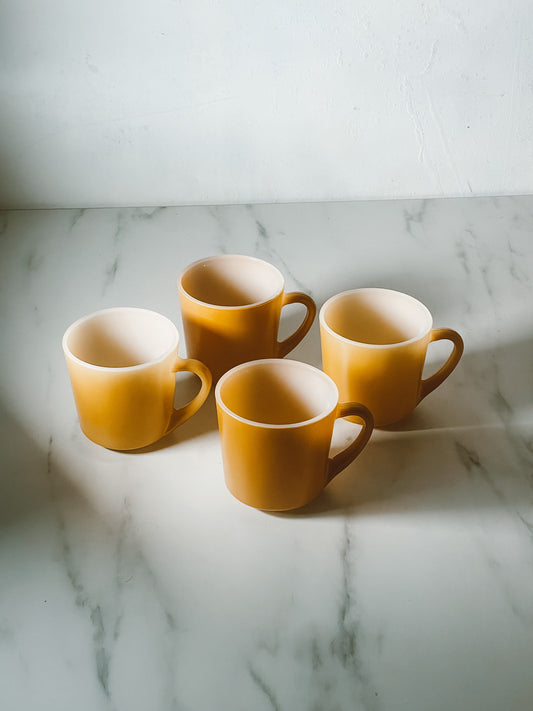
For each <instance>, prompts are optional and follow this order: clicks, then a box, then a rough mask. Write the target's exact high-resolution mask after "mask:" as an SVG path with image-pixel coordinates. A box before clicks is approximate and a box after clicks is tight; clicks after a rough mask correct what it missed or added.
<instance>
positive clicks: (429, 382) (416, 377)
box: [319, 288, 464, 427]
mask: <svg viewBox="0 0 533 711" xmlns="http://www.w3.org/2000/svg"><path fill="white" fill-rule="evenodd" d="M319 320H320V338H321V346H322V365H323V368H324V372H326V373H328V375H330V376H331V377H332V378H333V380H334V381H335V383H336V384H337V387H338V388H339V393H340V396H341V398H342V399H345V400H356V401H357V402H361V403H363V404H364V405H366V406H367V407H368V409H369V410H370V411H371V412H372V414H373V415H374V422H375V425H376V426H377V427H380V426H385V425H390V424H392V423H394V422H397V421H398V420H401V419H403V418H404V417H406V415H408V414H409V413H410V412H411V411H412V410H413V409H414V408H415V407H416V406H417V405H418V403H419V402H420V401H421V400H422V399H423V398H425V397H426V395H429V393H430V392H432V390H435V388H436V387H438V386H439V385H440V384H441V383H442V382H443V381H444V380H445V379H446V378H447V377H448V375H450V373H451V372H452V371H453V369H454V368H455V366H456V365H457V363H458V362H459V360H460V358H461V355H462V353H463V348H464V345H463V339H462V338H461V336H460V335H459V334H458V333H457V332H456V331H452V330H451V329H449V328H437V329H434V328H432V326H433V319H432V316H431V314H430V312H429V311H428V309H427V308H426V307H425V306H424V304H422V303H420V301H417V300H416V299H414V298H413V297H412V296H409V295H407V294H402V293H401V292H399V291H392V290H390V289H378V288H365V289H354V290H351V291H345V292H342V293H341V294H337V295H336V296H333V297H331V298H330V299H329V300H328V301H326V303H325V304H324V305H323V307H322V308H321V310H320V318H319ZM442 339H447V340H450V341H452V343H453V350H452V353H451V355H450V356H449V358H448V360H447V361H446V362H445V363H444V365H443V366H442V367H441V368H440V369H439V370H438V371H437V372H436V373H435V374H434V375H432V376H431V377H429V378H426V379H425V380H423V379H422V370H423V367H424V362H425V359H426V351H427V348H428V345H429V343H431V342H432V341H439V340H442Z"/></svg>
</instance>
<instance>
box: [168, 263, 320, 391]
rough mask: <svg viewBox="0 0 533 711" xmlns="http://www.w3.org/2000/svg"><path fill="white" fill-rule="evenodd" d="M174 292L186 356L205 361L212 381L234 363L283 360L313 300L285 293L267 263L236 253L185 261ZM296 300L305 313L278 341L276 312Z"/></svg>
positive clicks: (307, 323)
mask: <svg viewBox="0 0 533 711" xmlns="http://www.w3.org/2000/svg"><path fill="white" fill-rule="evenodd" d="M178 293H179V301H180V309H181V315H182V320H183V331H184V334H185V343H186V346H187V355H188V356H190V357H191V358H197V359H199V360H201V361H202V362H203V363H205V364H206V365H207V366H208V367H209V370H210V371H211V374H212V376H213V381H214V382H216V381H217V380H218V379H219V378H220V376H221V375H222V374H223V373H225V372H227V371H228V370H230V368H233V367H234V366H236V365H239V364H241V363H245V362H247V361H251V360H257V359H260V358H283V357H284V356H286V355H287V354H288V353H290V351H292V350H293V348H295V347H296V346H297V345H298V343H299V342H300V341H301V340H302V338H303V337H304V336H305V335H306V333H307V332H308V331H309V329H310V328H311V325H312V323H313V320H314V318H315V315H316V305H315V302H314V301H313V299H312V298H311V297H310V296H308V295H307V294H304V293H302V292H298V291H293V292H289V293H285V291H284V279H283V276H282V274H281V272H280V271H279V270H278V269H276V267H274V266H273V265H272V264H269V263H268V262H265V261H263V260H262V259H257V258H256V257H249V256H246V255H241V254H221V255H216V256H212V257H207V258H205V259H201V260H199V261H197V262H194V263H192V264H190V265H189V266H188V267H186V269H185V270H184V271H183V272H182V273H181V274H180V276H179V279H178ZM293 303H301V304H303V305H304V306H305V308H306V310H307V313H306V315H305V317H304V319H303V321H302V323H301V324H300V326H299V327H298V328H297V329H296V331H295V332H294V333H293V334H292V335H291V336H289V337H288V338H286V339H285V340H284V341H282V342H281V343H280V342H278V330H279V322H280V316H281V310H282V308H283V307H284V306H286V305H287V304H293Z"/></svg>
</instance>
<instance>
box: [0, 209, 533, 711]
mask: <svg viewBox="0 0 533 711" xmlns="http://www.w3.org/2000/svg"><path fill="white" fill-rule="evenodd" d="M0 243H1V246H2V259H1V262H0V319H1V320H0V324H1V329H2V348H1V378H0V406H1V412H0V417H1V420H0V422H1V455H0V456H1V464H2V466H1V474H0V708H2V710H3V711H4V709H5V710H6V711H8V710H9V711H11V709H17V710H18V709H26V708H27V709H30V708H31V709H46V710H48V709H50V710H53V711H62V710H63V709H65V710H66V709H68V710H69V711H70V709H72V708H76V709H87V710H91V711H94V710H95V709H113V710H116V711H122V710H123V709H124V710H125V709H127V710H128V711H132V710H135V709H143V710H144V709H147V708H149V709H154V710H159V709H160V710H161V711H166V710H167V709H176V710H179V711H203V710H204V709H205V710H206V711H211V709H218V710H220V711H225V710H226V709H228V711H229V710H231V711H239V710H241V709H242V711H248V709H254V710H258V711H261V710H263V709H264V710H265V711H267V710H271V709H274V710H276V711H300V710H302V711H304V710H305V711H308V710H311V711H352V710H354V709H356V710H357V711H359V709H360V710H361V711H389V710H391V711H449V710H450V709H468V710H470V709H483V711H501V710H502V709H506V710H507V709H509V710H513V711H527V710H528V709H530V708H531V698H532V697H533V681H532V675H531V659H532V658H533V598H532V595H531V590H533V434H532V432H533V307H532V305H533V197H516V198H493V199H491V198H471V199H454V200H426V201H420V200H412V201H391V202H360V203H337V204H299V205H296V204H293V205H248V206H246V205H243V206H227V207H183V208H176V207H172V208H164V207H161V208H131V209H116V210H115V209H104V210H92V209H85V210H55V211H27V212H24V211H20V212H18V211H12V212H4V213H0ZM219 252H230V253H231V252H241V253H246V254H253V255H256V256H258V257H261V258H263V259H267V260H268V261H270V262H272V263H273V264H275V265H276V266H277V267H278V268H279V269H280V270H281V271H282V273H283V274H284V276H285V279H286V286H287V288H288V289H298V290H304V291H306V292H308V293H310V294H312V296H313V298H314V299H315V300H316V302H317V305H318V306H321V304H322V303H323V302H324V301H325V300H326V299H327V298H328V297H329V296H331V295H332V294H334V293H336V292H338V291H342V290H344V289H348V288H352V287H356V286H371V285H375V286H385V287H390V288H395V289H399V290H402V291H406V292H408V293H411V294H412V295H413V296H415V297H417V298H419V299H420V300H421V301H423V302H424V303H425V304H426V305H427V306H428V307H429V308H430V310H431V312H432V314H433V317H434V323H435V326H448V327H451V328H455V329H457V330H458V331H460V332H461V334H462V335H463V337H464V339H465V343H466V349H465V354H464V356H463V359H462V361H461V363H460V365H459V366H458V368H457V370H456V371H455V372H454V373H453V374H452V376H451V377H450V378H449V379H448V380H447V381H446V382H445V383H444V384H443V385H442V386H441V387H440V388H439V389H438V390H437V391H435V392H434V393H432V394H431V395H430V396H429V397H428V398H427V399H426V400H424V402H423V403H422V404H421V405H420V406H419V408H417V410H416V412H415V413H414V414H413V415H412V416H410V417H409V418H408V419H407V420H405V421H404V422H402V423H400V424H399V425H396V426H394V427H390V428H387V429H385V430H381V431H377V432H375V433H374V435H373V436H372V439H371V442H370V444H369V445H368V447H367V449H366V450H365V451H364V452H363V453H362V454H361V456H360V457H359V458H358V459H357V460H356V462H355V463H353V464H352V465H351V466H350V467H349V468H348V469H347V470H346V471H345V472H343V473H342V474H341V475H340V476H339V477H337V478H336V479H335V481H334V482H332V483H331V485H330V486H328V487H327V488H326V489H325V491H324V492H323V494H322V495H321V496H320V497H319V498H318V499H317V500H315V501H314V502H313V503H312V504H310V505H309V506H308V507H306V508H305V509H303V510H300V511H295V512H292V513H287V514H283V515H273V514H266V513H262V512H259V511H255V510H253V509H249V508H247V507H245V506H243V505H242V504H240V503H239V502H238V501H236V500H235V499H233V498H232V497H231V495H230V494H229V493H228V491H227V490H226V488H225V485H224V480H223V473H222V463H221V457H220V449H219V440H218V432H217V424H216V415H215V409H214V400H213V396H212V395H211V396H210V398H209V399H208V402H207V403H206V405H205V406H204V407H203V408H202V409H201V410H200V411H199V412H198V413H197V415H196V416H194V417H193V418H192V419H191V420H190V421H188V422H187V423H185V424H184V425H183V426H182V427H180V428H179V429H178V430H177V431H176V432H174V433H173V434H172V435H170V436H169V437H167V438H166V439H165V440H162V441H161V442H160V443H159V444H157V445H155V446H153V447H149V448H146V449H145V450H143V451H140V452H136V453H129V454H126V453H120V452H111V451H108V450H105V449H102V448H100V447H98V446H97V445H94V444H93V443H91V442H89V441H88V440H87V439H86V438H85V437H84V435H83V434H82V433H81V431H80V429H79V425H78V422H77V417H76V412H75V408H74V403H73V400H72V395H71V391H70V385H69V382H68V376H67V372H66V366H65V364H64V361H63V355H62V351H61V345H60V341H61V336H62V334H63V332H64V330H65V328H66V327H67V326H68V325H69V324H70V323H71V322H72V321H73V320H74V319H76V318H77V317H79V316H81V315H83V314H85V313H88V312H91V311H94V310H96V309H100V308H104V307H108V306H114V305H133V306H145V307H147V308H151V309H154V310H156V311H159V312H161V313H163V314H164V315H166V316H167V317H169V318H170V319H171V320H173V321H174V322H175V323H176V324H177V326H178V328H179V329H180V330H181V322H180V314H179V308H178V300H177V292H176V280H177V276H178V274H179V272H180V271H181V269H183V267H185V266H186V265H187V264H188V263H190V262H192V261H194V260H195V259H199V258H201V257H202V256H206V255H209V254H215V253H219ZM301 314H302V310H301V309H300V308H299V307H298V306H295V307H291V309H287V314H286V316H285V317H284V320H283V323H282V326H281V328H282V331H283V330H285V332H288V330H289V329H291V328H294V327H295V325H296V324H297V322H298V320H299V318H300V317H301ZM282 335H283V334H282ZM446 348H447V347H446V345H442V344H434V346H432V347H431V348H430V352H429V354H428V365H427V370H428V371H430V370H431V369H432V368H435V367H436V365H437V363H438V362H439V361H441V360H442V359H443V358H444V357H446V353H447V352H448V351H447V350H446ZM180 352H181V354H182V355H185V349H184V343H181V344H180ZM291 357H293V358H297V359H301V360H304V361H307V362H309V363H312V364H314V365H320V344H319V336H318V324H317V323H315V324H314V326H313V328H312V330H311V332H310V333H309V334H308V336H307V337H306V338H305V340H304V341H303V342H302V343H301V344H300V345H299V346H298V348H297V349H296V350H295V351H293V353H292V355H291ZM351 428H352V426H351V425H349V424H348V423H339V424H338V426H337V427H336V430H335V437H334V443H333V446H334V447H340V446H342V444H343V443H344V442H345V441H347V440H348V438H349V437H351V436H352V434H353V431H352V429H351Z"/></svg>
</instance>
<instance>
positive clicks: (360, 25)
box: [0, 0, 533, 207]
mask: <svg viewBox="0 0 533 711" xmlns="http://www.w3.org/2000/svg"><path fill="white" fill-rule="evenodd" d="M0 13H1V14H0V19H1V22H0V33H1V35H0V61H1V67H2V71H1V73H0V90H1V92H2V104H1V107H0V129H1V133H0V151H1V163H0V205H2V206H29V207H31V206H91V205H127V204H152V205H153V204H175V203H213V202H255V201H259V202H261V201H291V200H344V199H356V198H379V197H400V196H429V195H430V196H440V195H469V194H472V193H473V194H490V193H492V194H495V193H499V194H507V193H527V192H533V137H532V131H531V126H533V13H532V11H531V3H530V0H510V2H502V1H501V0H487V1H486V2H484V3H464V2H459V0H427V1H423V0H404V1H403V2H399V3H393V2H390V0H360V1H356V0H328V1H327V2H326V1H325V0H306V1H305V2H304V1H303V0H268V2H266V1H264V2H259V3H257V2H247V1H246V0H226V1H225V2H218V1H216V0H182V1H180V0H152V1H151V2H142V1H141V0H128V2H126V0H113V1H112V2H109V1H108V0H92V1H91V2H84V3H81V2H69V1H68V0H48V1H47V2H46V3H43V2H39V1H38V0H1V1H0Z"/></svg>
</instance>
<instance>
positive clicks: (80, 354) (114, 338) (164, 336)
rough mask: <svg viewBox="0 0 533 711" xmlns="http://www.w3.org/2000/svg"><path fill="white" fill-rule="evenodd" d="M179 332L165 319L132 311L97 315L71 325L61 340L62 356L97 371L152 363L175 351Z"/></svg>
mask: <svg viewBox="0 0 533 711" xmlns="http://www.w3.org/2000/svg"><path fill="white" fill-rule="evenodd" d="M177 346H178V332H177V330H176V327H175V326H174V324H173V323H172V322H171V321H169V319H167V318H166V317H165V316H162V315H161V314H158V313H156V312H155V311H150V310H148V309H139V308H133V307H117V308H111V309H104V310H102V311H97V312H95V313H93V314H89V315H88V316H84V317H82V318H80V319H78V321H76V322H75V323H73V324H72V325H71V326H69V328H68V329H67V330H66V331H65V335H64V336H63V349H64V351H65V354H66V355H68V356H70V357H71V358H74V359H76V360H78V361H81V362H83V363H84V364H86V365H90V366H94V367H98V368H131V367H138V366H140V365H144V364H147V363H154V362H157V361H159V360H163V359H164V358H166V357H167V356H168V355H169V354H170V353H171V352H173V351H174V350H177Z"/></svg>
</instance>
